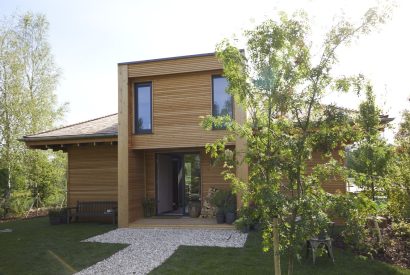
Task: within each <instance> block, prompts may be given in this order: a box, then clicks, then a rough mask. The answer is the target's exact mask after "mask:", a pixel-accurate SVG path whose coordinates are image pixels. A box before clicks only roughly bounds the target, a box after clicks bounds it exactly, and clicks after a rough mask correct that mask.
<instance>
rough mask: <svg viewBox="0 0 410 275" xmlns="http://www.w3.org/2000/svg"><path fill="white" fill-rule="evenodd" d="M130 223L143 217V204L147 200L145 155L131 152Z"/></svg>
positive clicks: (129, 158)
mask: <svg viewBox="0 0 410 275" xmlns="http://www.w3.org/2000/svg"><path fill="white" fill-rule="evenodd" d="M128 165H129V168H128V173H129V176H128V179H129V181H128V192H129V195H128V201H129V202H128V205H129V214H128V221H129V222H133V221H135V220H137V219H139V218H142V217H143V209H142V202H143V200H144V198H145V173H144V166H145V163H144V153H143V152H138V151H131V152H130V153H129V157H128Z"/></svg>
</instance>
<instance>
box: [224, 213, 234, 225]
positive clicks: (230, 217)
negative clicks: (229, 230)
mask: <svg viewBox="0 0 410 275" xmlns="http://www.w3.org/2000/svg"><path fill="white" fill-rule="evenodd" d="M235 219H236V215H235V213H234V212H228V213H226V215H225V221H226V223H227V224H233V222H234V221H235Z"/></svg>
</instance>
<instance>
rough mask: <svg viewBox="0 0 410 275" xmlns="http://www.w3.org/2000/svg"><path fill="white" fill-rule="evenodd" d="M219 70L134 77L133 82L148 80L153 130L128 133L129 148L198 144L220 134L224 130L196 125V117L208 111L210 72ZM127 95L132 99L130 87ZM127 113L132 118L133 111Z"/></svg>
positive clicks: (197, 121) (210, 108)
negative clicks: (209, 129)
mask: <svg viewBox="0 0 410 275" xmlns="http://www.w3.org/2000/svg"><path fill="white" fill-rule="evenodd" d="M220 73H222V71H220V70H218V71H207V72H197V73H187V74H178V75H167V76H157V77H150V78H146V77H144V78H137V79H134V80H133V83H139V82H146V81H151V82H152V92H153V102H152V104H153V106H152V107H153V108H152V112H153V123H152V132H153V133H152V134H142V135H135V134H132V135H131V144H130V149H158V148H182V147H199V146H201V147H202V146H204V145H205V144H206V143H212V142H214V141H215V140H216V139H218V138H221V137H223V136H224V135H225V134H226V131H224V130H213V131H205V130H204V129H203V128H202V127H201V126H200V122H201V119H200V116H206V115H210V114H212V75H215V74H220ZM132 85H133V84H132ZM129 98H130V102H133V101H134V100H133V98H134V95H133V89H132V90H131V91H130V94H129ZM133 109H134V108H131V110H133ZM130 113H132V115H130V117H129V119H130V120H131V121H133V120H134V118H133V116H134V111H130ZM131 129H132V128H131ZM130 131H132V130H130ZM131 133H132V132H131Z"/></svg>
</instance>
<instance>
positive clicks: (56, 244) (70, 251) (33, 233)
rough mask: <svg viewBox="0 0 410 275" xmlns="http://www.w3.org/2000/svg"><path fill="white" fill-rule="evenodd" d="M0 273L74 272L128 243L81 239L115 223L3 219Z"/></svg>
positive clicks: (111, 226) (0, 225) (0, 238)
mask: <svg viewBox="0 0 410 275" xmlns="http://www.w3.org/2000/svg"><path fill="white" fill-rule="evenodd" d="M6 228H10V229H12V230H13V232H12V233H0V274H5V275H6V274H72V273H74V272H76V271H79V270H81V269H83V268H86V267H88V266H90V265H93V264H95V263H96V262H98V261H101V260H102V259H105V258H107V257H109V256H111V255H112V254H114V253H115V252H117V251H118V250H120V249H122V248H124V247H126V245H123V244H101V243H81V242H80V241H81V240H84V239H87V238H89V237H91V236H95V235H98V234H102V233H104V232H107V231H109V230H112V229H114V226H113V225H109V224H98V223H77V224H70V225H53V226H51V225H50V224H49V222H48V218H35V219H31V220H20V221H13V222H6V223H0V230H1V229H6Z"/></svg>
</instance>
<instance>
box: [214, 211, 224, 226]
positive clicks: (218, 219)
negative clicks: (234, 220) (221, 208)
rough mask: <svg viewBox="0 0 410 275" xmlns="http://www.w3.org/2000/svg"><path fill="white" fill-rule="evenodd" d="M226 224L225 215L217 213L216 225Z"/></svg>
mask: <svg viewBox="0 0 410 275" xmlns="http://www.w3.org/2000/svg"><path fill="white" fill-rule="evenodd" d="M224 222H225V214H224V213H216V223H218V224H221V223H224Z"/></svg>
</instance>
